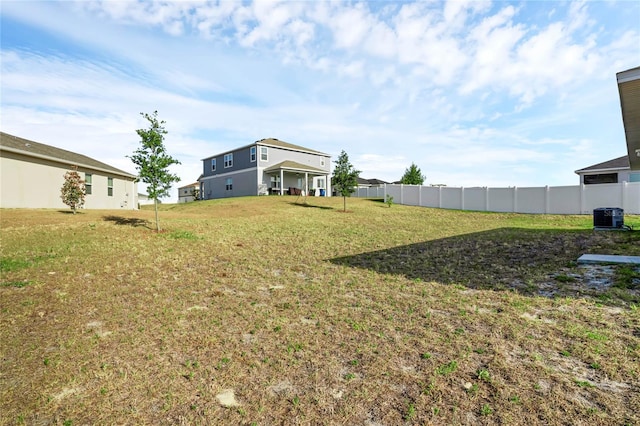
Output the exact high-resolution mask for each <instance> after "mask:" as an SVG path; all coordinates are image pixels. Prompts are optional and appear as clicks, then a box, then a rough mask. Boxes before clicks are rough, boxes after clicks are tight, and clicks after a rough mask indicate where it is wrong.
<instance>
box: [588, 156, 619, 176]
mask: <svg viewBox="0 0 640 426" xmlns="http://www.w3.org/2000/svg"><path fill="white" fill-rule="evenodd" d="M628 168H629V157H628V156H626V155H624V156H622V157H619V158H614V159H613V160H609V161H605V162H603V163H598V164H594V165H593V166H589V167H585V168H584V169H580V170H576V173H582V172H590V171H595V170H607V169H628Z"/></svg>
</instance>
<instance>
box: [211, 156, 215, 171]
mask: <svg viewBox="0 0 640 426" xmlns="http://www.w3.org/2000/svg"><path fill="white" fill-rule="evenodd" d="M211 171H212V172H215V171H216V159H215V158H212V159H211Z"/></svg>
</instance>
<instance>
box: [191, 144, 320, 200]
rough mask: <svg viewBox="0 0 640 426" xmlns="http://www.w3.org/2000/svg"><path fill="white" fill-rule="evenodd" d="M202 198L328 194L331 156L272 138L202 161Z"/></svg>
mask: <svg viewBox="0 0 640 426" xmlns="http://www.w3.org/2000/svg"><path fill="white" fill-rule="evenodd" d="M202 163H203V174H202V177H201V178H200V194H201V195H202V199H204V200H209V199H213V198H228V197H243V196H248V195H267V194H280V195H282V194H287V193H299V192H302V191H305V192H306V193H309V192H308V191H309V190H311V189H315V190H316V191H315V193H316V195H319V194H321V193H323V194H326V195H329V194H330V193H331V188H330V178H329V174H330V169H331V156H330V155H329V154H325V153H322V152H319V151H315V150H312V149H309V148H304V147H302V146H298V145H294V144H291V143H288V142H284V141H281V140H278V139H275V138H269V139H261V140H259V141H255V142H254V143H252V144H249V145H246V146H242V147H240V148H236V149H232V150H230V151H226V152H222V153H220V154H216V155H214V156H211V157H207V158H204V159H203V160H202Z"/></svg>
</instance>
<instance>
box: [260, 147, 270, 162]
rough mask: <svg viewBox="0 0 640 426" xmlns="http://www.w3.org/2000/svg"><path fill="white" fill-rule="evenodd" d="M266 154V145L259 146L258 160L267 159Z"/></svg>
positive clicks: (267, 152)
mask: <svg viewBox="0 0 640 426" xmlns="http://www.w3.org/2000/svg"><path fill="white" fill-rule="evenodd" d="M268 154H269V150H268V148H267V147H266V146H261V147H260V160H261V161H267V159H268V158H269V156H268Z"/></svg>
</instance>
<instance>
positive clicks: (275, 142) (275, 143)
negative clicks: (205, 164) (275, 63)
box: [202, 138, 331, 161]
mask: <svg viewBox="0 0 640 426" xmlns="http://www.w3.org/2000/svg"><path fill="white" fill-rule="evenodd" d="M254 145H262V146H272V147H276V148H282V149H288V150H292V151H300V152H307V153H310V154H316V155H322V156H325V157H331V156H330V155H329V154H325V153H324V152H320V151H316V150H314V149H309V148H305V147H303V146H300V145H294V144H292V143H289V142H285V141H281V140H279V139H276V138H267V139H260V140H259V141H255V142H253V143H251V144H249V145H244V146H241V147H238V148H233V149H230V150H228V151H224V152H221V153H219V154H216V155H211V156H209V157H205V158H203V159H202V161H205V160H208V159H210V158H214V157H219V156H221V155H223V154H228V153H230V152H233V151H239V150H241V149H245V148H248V147H250V146H254Z"/></svg>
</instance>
